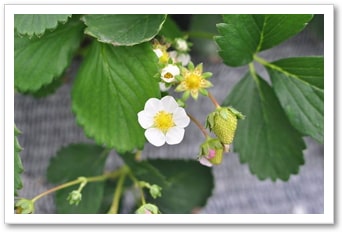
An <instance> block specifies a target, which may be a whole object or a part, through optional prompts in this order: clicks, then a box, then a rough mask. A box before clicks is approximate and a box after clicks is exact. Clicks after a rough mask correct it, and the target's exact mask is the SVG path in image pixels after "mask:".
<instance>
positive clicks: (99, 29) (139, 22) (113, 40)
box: [82, 14, 166, 46]
mask: <svg viewBox="0 0 342 232" xmlns="http://www.w3.org/2000/svg"><path fill="white" fill-rule="evenodd" d="M165 19H166V15H158V14H148V15H144V14H129V15H124V14H118V15H115V14H111V15H106V14H91V15H85V16H84V17H83V18H82V20H83V21H84V23H85V24H86V25H87V28H86V29H85V33H86V34H88V35H91V36H93V37H95V38H97V39H98V41H100V42H104V43H110V44H113V45H116V46H132V45H136V44H140V43H143V42H146V41H149V40H151V39H152V38H153V37H154V36H156V35H157V34H158V32H159V30H160V29H161V27H162V25H163V23H164V21H165Z"/></svg>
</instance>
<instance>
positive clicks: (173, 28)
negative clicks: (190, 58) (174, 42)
mask: <svg viewBox="0 0 342 232" xmlns="http://www.w3.org/2000/svg"><path fill="white" fill-rule="evenodd" d="M159 35H161V36H164V37H165V38H168V39H175V38H181V37H183V32H182V30H181V29H180V28H179V27H178V25H177V24H176V23H175V21H173V19H172V18H171V17H170V15H168V16H167V18H166V20H165V22H164V24H163V27H162V28H161V30H160V31H159Z"/></svg>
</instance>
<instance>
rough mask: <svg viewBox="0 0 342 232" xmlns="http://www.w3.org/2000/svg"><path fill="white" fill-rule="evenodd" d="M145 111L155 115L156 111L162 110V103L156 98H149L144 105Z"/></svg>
mask: <svg viewBox="0 0 342 232" xmlns="http://www.w3.org/2000/svg"><path fill="white" fill-rule="evenodd" d="M144 109H145V111H147V112H149V113H150V114H152V115H155V114H156V113H157V112H158V111H160V110H162V109H163V106H162V103H161V101H160V100H159V99H157V98H150V99H148V100H147V102H146V103H145V108H144Z"/></svg>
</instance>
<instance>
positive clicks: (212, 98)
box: [208, 92, 221, 108]
mask: <svg viewBox="0 0 342 232" xmlns="http://www.w3.org/2000/svg"><path fill="white" fill-rule="evenodd" d="M208 97H209V99H210V100H211V102H212V103H213V104H214V106H215V107H216V108H221V106H220V104H219V103H218V102H217V100H216V98H215V97H214V96H213V95H212V94H211V93H210V92H208Z"/></svg>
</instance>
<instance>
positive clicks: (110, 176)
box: [32, 168, 122, 202]
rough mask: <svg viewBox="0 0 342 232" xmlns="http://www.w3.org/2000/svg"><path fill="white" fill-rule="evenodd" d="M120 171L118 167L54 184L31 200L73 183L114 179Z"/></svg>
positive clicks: (33, 200) (34, 200)
mask: <svg viewBox="0 0 342 232" xmlns="http://www.w3.org/2000/svg"><path fill="white" fill-rule="evenodd" d="M121 172H122V168H120V169H118V170H116V171H113V172H110V173H106V174H103V175H100V176H92V177H82V178H77V179H76V180H73V181H70V182H67V183H64V184H61V185H58V186H56V187H54V188H51V189H49V190H47V191H45V192H42V193H41V194H39V195H37V196H35V197H34V198H32V202H36V201H37V200H39V199H40V198H42V197H44V196H46V195H48V194H50V193H53V192H56V191H58V190H61V189H64V188H67V187H70V186H73V185H77V184H81V183H84V182H86V183H88V182H99V181H104V180H107V179H115V178H117V177H118V176H119V175H120V174H121ZM81 186H82V184H81ZM81 186H80V187H81ZM83 187H84V186H83ZM83 187H82V188H83Z"/></svg>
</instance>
